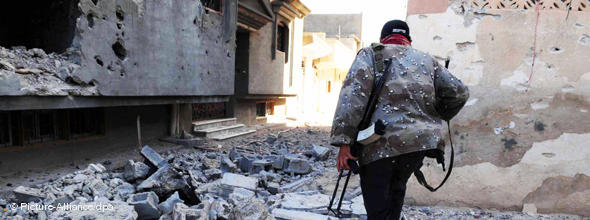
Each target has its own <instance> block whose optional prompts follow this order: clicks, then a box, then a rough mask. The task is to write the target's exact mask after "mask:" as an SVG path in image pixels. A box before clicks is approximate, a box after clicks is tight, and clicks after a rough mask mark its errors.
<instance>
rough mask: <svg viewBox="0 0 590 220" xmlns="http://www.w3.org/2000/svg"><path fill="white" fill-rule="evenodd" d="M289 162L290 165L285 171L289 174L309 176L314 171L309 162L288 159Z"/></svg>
mask: <svg viewBox="0 0 590 220" xmlns="http://www.w3.org/2000/svg"><path fill="white" fill-rule="evenodd" d="M288 161H289V162H288V164H289V165H288V166H287V168H286V169H285V170H284V171H285V172H287V173H294V174H308V173H311V171H312V168H311V164H309V161H306V160H303V159H299V158H288Z"/></svg>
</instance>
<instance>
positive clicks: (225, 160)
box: [219, 157, 238, 173]
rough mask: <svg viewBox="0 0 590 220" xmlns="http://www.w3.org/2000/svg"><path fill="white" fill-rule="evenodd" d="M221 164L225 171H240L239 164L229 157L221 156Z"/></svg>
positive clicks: (222, 169)
mask: <svg viewBox="0 0 590 220" xmlns="http://www.w3.org/2000/svg"><path fill="white" fill-rule="evenodd" d="M219 166H220V168H221V171H223V172H230V173H234V172H236V171H238V166H237V165H236V164H235V163H234V162H233V161H232V160H231V159H230V158H229V157H221V159H220V161H219Z"/></svg>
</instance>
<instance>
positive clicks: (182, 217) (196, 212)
mask: <svg viewBox="0 0 590 220" xmlns="http://www.w3.org/2000/svg"><path fill="white" fill-rule="evenodd" d="M172 219H173V220H198V219H209V218H208V215H207V214H206V213H204V212H203V210H200V209H195V208H189V207H188V206H186V205H185V204H182V203H176V204H174V211H172Z"/></svg>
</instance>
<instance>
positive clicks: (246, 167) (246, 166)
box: [238, 156, 254, 173]
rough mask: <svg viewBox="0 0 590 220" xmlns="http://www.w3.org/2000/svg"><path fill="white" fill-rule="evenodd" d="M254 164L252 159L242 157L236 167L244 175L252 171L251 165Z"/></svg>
mask: <svg viewBox="0 0 590 220" xmlns="http://www.w3.org/2000/svg"><path fill="white" fill-rule="evenodd" d="M253 162H254V158H250V157H248V156H242V157H240V159H239V160H238V167H239V168H240V170H241V171H242V172H244V173H247V172H250V171H251V170H252V163H253Z"/></svg>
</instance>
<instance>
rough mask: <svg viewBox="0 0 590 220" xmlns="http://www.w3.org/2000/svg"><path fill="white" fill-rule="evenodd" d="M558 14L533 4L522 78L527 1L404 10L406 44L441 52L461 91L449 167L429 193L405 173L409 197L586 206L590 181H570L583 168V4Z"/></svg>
mask: <svg viewBox="0 0 590 220" xmlns="http://www.w3.org/2000/svg"><path fill="white" fill-rule="evenodd" d="M566 16H567V12H566V11H560V10H542V11H541V15H540V17H539V25H538V29H537V45H536V51H537V56H536V59H535V65H534V68H533V74H532V78H531V80H530V81H529V77H530V74H531V66H532V62H533V59H532V55H533V47H534V38H535V34H534V30H535V28H534V25H535V22H536V14H535V12H534V10H528V11H527V10H488V11H482V10H479V11H477V10H473V9H471V8H470V7H469V6H468V5H463V7H461V3H459V1H454V2H453V1H452V2H451V4H450V6H449V8H448V9H447V10H446V11H445V12H444V13H438V14H422V15H410V16H408V17H407V22H408V24H409V25H410V29H411V33H412V38H413V40H414V41H413V46H414V47H415V48H417V49H419V50H422V51H425V52H428V53H430V54H431V55H433V56H435V57H437V58H438V59H439V60H440V61H441V62H442V60H443V59H446V58H450V60H451V61H450V67H449V70H450V71H451V72H452V73H453V74H455V75H456V76H457V77H459V78H461V79H462V80H463V82H464V83H466V84H467V85H469V87H470V92H471V97H470V100H469V101H468V102H467V104H466V107H465V108H464V109H463V110H462V112H461V113H460V114H459V115H458V116H457V117H456V118H455V119H453V120H452V130H453V134H452V135H453V136H452V137H453V140H454V142H455V145H456V146H455V147H456V152H455V155H456V167H455V169H454V170H453V175H452V176H451V178H450V180H449V181H448V182H447V183H446V185H445V186H444V187H443V188H441V189H440V190H439V191H438V192H436V193H430V192H429V191H427V190H426V189H424V188H423V187H422V186H420V185H419V184H417V183H416V182H415V180H414V178H412V180H411V181H410V184H409V186H408V189H409V191H408V200H409V201H410V202H414V203H417V204H437V205H456V206H476V207H482V208H497V209H510V210H520V209H522V206H523V204H525V203H531V204H533V205H537V207H540V208H539V212H565V213H571V214H579V215H590V203H588V198H587V195H589V191H588V190H589V189H590V182H588V183H587V184H586V185H588V187H587V188H586V187H580V186H579V183H580V182H583V183H585V182H584V181H587V179H589V178H588V176H590V115H589V114H588V109H589V107H590V99H589V97H590V86H589V85H590V84H589V83H590V65H588V61H589V60H590V46H589V44H588V39H589V38H588V37H587V36H589V34H590V13H588V12H576V11H572V12H570V14H569V16H568V19H567V20H566V19H565V18H566ZM447 155H448V153H447ZM422 170H423V171H425V175H426V177H427V179H428V180H430V181H429V182H431V184H432V185H436V184H437V183H439V182H440V181H441V180H442V177H443V176H444V173H443V171H442V169H441V168H440V166H435V164H434V163H433V162H432V161H430V162H429V163H427V165H425V167H423V168H422ZM553 180H555V181H553ZM557 180H559V181H557ZM555 182H559V183H560V184H559V185H555ZM576 184H578V185H576ZM539 194H546V197H543V198H541V197H540V196H539ZM547 201H552V202H550V203H547Z"/></svg>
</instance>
